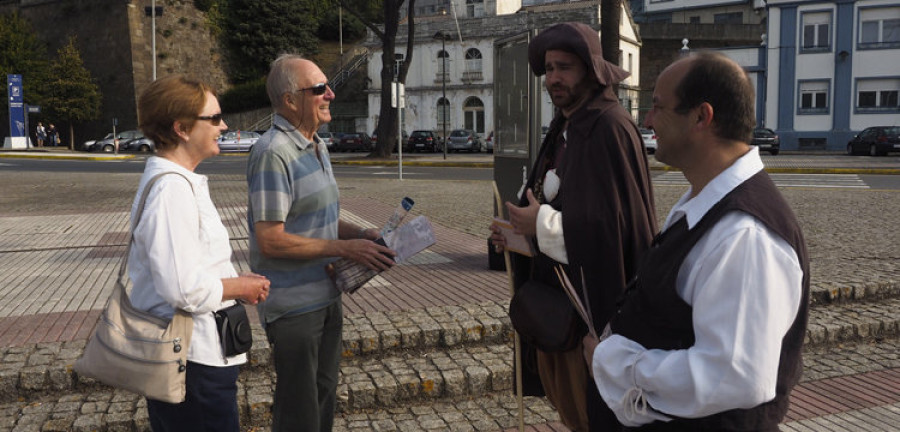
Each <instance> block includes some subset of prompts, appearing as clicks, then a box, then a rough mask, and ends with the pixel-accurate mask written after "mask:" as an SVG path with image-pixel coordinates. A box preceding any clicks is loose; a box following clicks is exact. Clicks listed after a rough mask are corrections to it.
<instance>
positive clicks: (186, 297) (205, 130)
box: [128, 76, 269, 431]
mask: <svg viewBox="0 0 900 432" xmlns="http://www.w3.org/2000/svg"><path fill="white" fill-rule="evenodd" d="M138 120H139V123H140V128H141V130H143V132H144V134H145V135H146V136H147V137H149V138H150V139H152V140H153V141H154V142H155V143H156V149H157V155H156V156H151V157H150V158H149V159H147V165H146V167H145V169H144V174H143V176H142V177H141V182H140V187H139V188H138V191H139V192H138V197H137V198H136V199H135V203H134V204H133V205H132V210H131V211H132V218H134V217H135V212H136V210H137V207H138V203H139V200H140V194H141V192H142V191H143V189H144V186H145V185H146V184H147V182H148V181H149V180H150V179H151V178H153V177H155V176H157V175H158V174H162V173H164V174H166V175H162V176H160V177H159V179H158V180H157V181H156V183H155V184H154V185H153V186H152V187H151V189H150V190H149V191H148V192H147V194H148V197H147V201H146V205H145V207H144V210H143V214H142V215H141V217H140V220H139V221H137V224H136V225H135V227H134V230H133V232H134V246H133V247H132V249H131V255H130V256H129V261H128V262H129V267H130V268H129V276H130V277H131V280H132V282H133V285H134V287H133V289H132V292H131V301H132V303H133V304H134V305H135V307H137V308H139V309H142V310H146V311H148V312H150V313H152V314H155V315H158V316H162V317H165V318H171V317H172V316H173V314H174V310H175V308H178V309H182V310H184V311H187V312H189V313H191V314H192V316H193V322H194V325H193V334H192V337H191V344H190V346H189V347H188V363H187V371H186V373H187V375H186V381H187V396H186V400H185V401H184V402H182V403H180V404H170V403H166V402H160V401H155V400H149V399H148V400H147V411H148V413H149V416H150V425H151V427H152V428H153V430H154V431H237V430H238V429H239V426H240V423H239V421H238V410H237V384H236V383H237V376H238V365H240V364H242V363H245V362H246V361H247V358H246V354H240V355H237V356H233V357H226V356H225V354H224V350H223V348H222V346H221V344H220V342H219V340H220V339H219V335H218V331H217V329H216V321H215V318H214V316H213V312H214V311H216V310H219V309H223V308H225V307H228V306H231V305H233V304H234V302H235V300H240V301H243V302H246V303H250V304H256V303H258V302H260V301H263V300H265V299H266V296H268V293H269V281H268V279H266V278H265V277H263V276H259V275H254V274H245V275H240V276H239V275H238V273H237V272H236V271H235V268H234V265H233V264H232V263H231V245H230V240H229V238H228V231H227V230H226V228H225V226H224V225H223V224H222V221H221V219H219V214H218V212H217V211H216V207H215V205H213V202H212V200H211V199H210V196H209V186H208V179H207V177H206V176H203V175H200V174H196V173H195V172H194V169H196V168H197V165H199V164H200V162H201V161H203V160H204V159H206V158H208V157H211V156H215V155H216V154H218V153H219V146H218V144H217V139H218V137H219V135H220V134H221V132H222V131H223V130H225V129H226V127H227V126H226V125H225V122H224V121H222V113H221V111H220V109H219V102H218V100H216V95H215V93H214V92H213V90H212V89H211V88H210V87H209V86H207V85H205V84H203V83H201V82H199V81H194V80H191V79H187V78H184V77H181V76H171V77H166V78H162V79H159V80H157V81H155V82H153V83H152V84H150V86H149V87H148V88H147V89H146V90H145V91H144V93H143V94H142V95H141V97H140V100H139V102H138Z"/></svg>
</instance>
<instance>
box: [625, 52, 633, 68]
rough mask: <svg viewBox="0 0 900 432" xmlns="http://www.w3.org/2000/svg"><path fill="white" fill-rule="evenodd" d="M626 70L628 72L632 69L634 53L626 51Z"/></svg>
mask: <svg viewBox="0 0 900 432" xmlns="http://www.w3.org/2000/svg"><path fill="white" fill-rule="evenodd" d="M626 70H627V71H628V72H631V71H633V70H634V54H632V53H628V69H626Z"/></svg>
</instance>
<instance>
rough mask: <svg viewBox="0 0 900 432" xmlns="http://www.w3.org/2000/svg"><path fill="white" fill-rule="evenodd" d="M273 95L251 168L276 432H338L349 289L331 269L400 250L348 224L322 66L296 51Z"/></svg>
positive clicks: (253, 260)
mask: <svg viewBox="0 0 900 432" xmlns="http://www.w3.org/2000/svg"><path fill="white" fill-rule="evenodd" d="M266 91H267V92H268V95H269V100H270V101H271V102H272V108H273V109H274V110H275V118H274V120H273V124H272V127H271V128H270V129H269V130H268V131H266V133H265V134H263V136H262V137H261V138H260V139H259V141H257V142H256V144H254V145H253V147H252V149H251V150H250V158H249V161H248V164H247V184H248V189H249V203H248V211H247V219H248V225H249V231H250V267H251V268H252V269H253V270H254V271H256V272H259V273H260V274H263V275H266V276H268V277H269V279H270V280H271V281H272V293H271V296H269V298H268V299H267V300H266V301H264V302H262V303H260V304H259V307H258V310H259V316H260V319H261V320H262V322H263V325H264V326H265V328H266V335H267V336H268V338H269V341H270V342H271V343H272V350H273V357H274V363H275V373H276V376H277V381H276V385H275V402H274V406H273V409H272V416H273V418H272V430H274V431H288V432H296V431H330V430H331V428H332V425H333V423H334V412H335V406H336V400H337V394H336V392H337V380H338V370H339V367H340V359H341V330H342V328H343V309H342V305H341V293H340V291H338V289H337V288H336V287H335V283H334V281H333V280H332V279H331V276H330V275H329V270H328V269H329V267H330V264H331V263H332V262H333V261H335V260H336V259H338V258H340V257H342V258H348V259H351V260H353V261H356V262H359V263H362V264H364V265H366V266H367V267H369V268H371V269H376V270H385V269H387V268H388V267H390V266H392V265H393V264H394V261H393V259H392V257H393V256H394V255H395V253H394V252H393V251H392V250H390V249H388V248H386V247H384V246H381V245H379V244H377V243H375V242H374V241H373V240H376V239H377V238H378V230H375V229H363V228H361V227H359V226H357V225H355V224H352V223H350V222H347V221H344V220H341V219H340V204H339V198H340V196H339V195H340V194H339V192H338V187H337V183H336V182H335V180H334V173H333V172H332V169H331V161H330V159H329V156H328V149H327V147H326V145H325V142H324V141H322V139H321V138H319V137H318V135H317V134H316V131H317V130H319V127H320V126H322V125H324V124H326V123H328V122H330V121H331V111H330V109H329V108H330V104H331V101H332V100H334V92H332V91H331V88H330V87H329V86H328V81H327V78H326V77H325V74H324V73H322V71H321V70H320V69H319V67H318V66H316V64H315V63H313V62H311V61H309V60H306V59H304V58H302V57H300V56H297V55H293V54H285V55H282V56H279V57H278V58H277V59H275V61H273V62H272V65H271V70H270V71H269V75H268V77H267V79H266Z"/></svg>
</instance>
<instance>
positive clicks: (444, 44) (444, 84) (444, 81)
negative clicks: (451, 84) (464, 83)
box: [434, 30, 451, 160]
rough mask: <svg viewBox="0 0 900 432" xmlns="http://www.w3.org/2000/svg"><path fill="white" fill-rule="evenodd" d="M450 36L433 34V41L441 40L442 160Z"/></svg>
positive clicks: (445, 152)
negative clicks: (448, 40)
mask: <svg viewBox="0 0 900 432" xmlns="http://www.w3.org/2000/svg"><path fill="white" fill-rule="evenodd" d="M450 37H451V36H450V34H449V33H447V32H446V31H444V30H441V31H439V32H437V33H435V34H434V39H440V40H441V60H442V63H443V64H442V66H441V95H442V98H441V101H442V103H441V104H440V114H441V123H442V124H443V125H444V135H443V136H444V143H443V145H442V146H441V147H443V148H444V159H445V160H446V159H447V108H448V105H449V104H448V103H447V39H450Z"/></svg>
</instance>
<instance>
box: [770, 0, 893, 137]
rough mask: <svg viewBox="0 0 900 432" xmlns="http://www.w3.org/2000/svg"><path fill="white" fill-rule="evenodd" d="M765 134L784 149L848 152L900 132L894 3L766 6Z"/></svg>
mask: <svg viewBox="0 0 900 432" xmlns="http://www.w3.org/2000/svg"><path fill="white" fill-rule="evenodd" d="M765 67H766V70H767V79H766V81H767V83H766V85H767V88H766V92H765V106H766V109H765V113H764V117H763V120H764V122H765V125H766V127H768V128H770V129H774V130H775V131H776V132H777V133H778V134H779V136H780V137H781V146H782V149H788V150H790V149H798V148H800V149H825V150H843V149H845V148H846V146H847V142H848V141H849V140H850V139H851V138H852V137H853V135H854V134H856V133H858V132H859V131H861V130H862V129H865V128H866V127H869V126H877V125H900V98H898V95H900V3H898V2H897V0H857V1H850V0H847V1H841V0H838V1H789V0H770V1H769V3H768V37H767V47H766V65H765Z"/></svg>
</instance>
